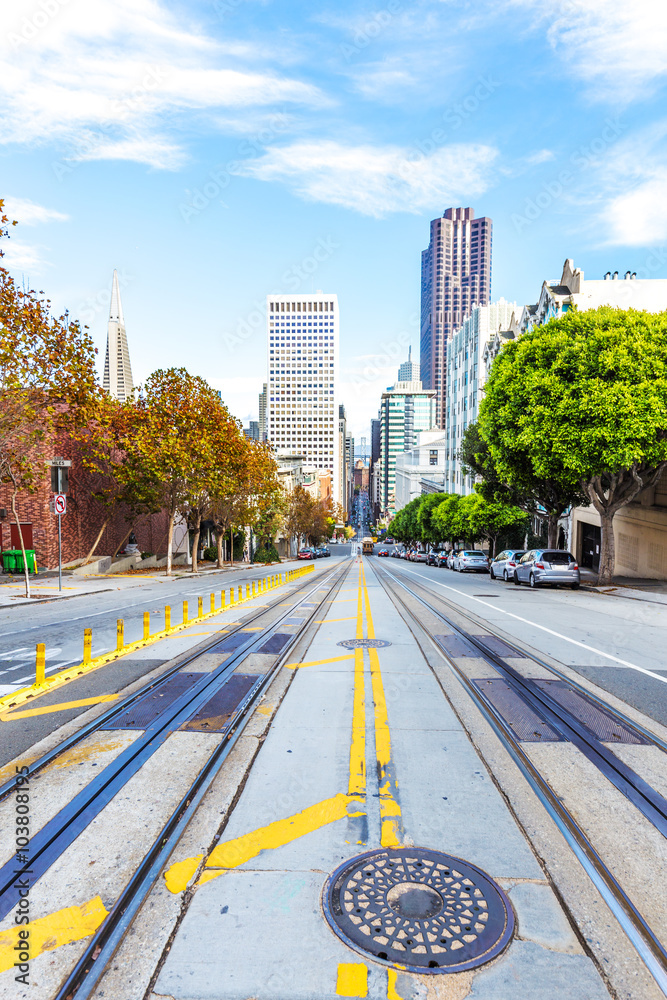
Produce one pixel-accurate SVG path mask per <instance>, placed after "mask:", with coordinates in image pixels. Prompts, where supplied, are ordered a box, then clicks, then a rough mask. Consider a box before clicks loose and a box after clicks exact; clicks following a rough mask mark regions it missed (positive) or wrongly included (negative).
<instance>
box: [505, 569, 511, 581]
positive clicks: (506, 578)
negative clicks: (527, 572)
mask: <svg viewBox="0 0 667 1000" xmlns="http://www.w3.org/2000/svg"><path fill="white" fill-rule="evenodd" d="M509 579H510V578H509V576H508V575H507V570H506V569H504V570H503V580H504V581H505V583H509Z"/></svg>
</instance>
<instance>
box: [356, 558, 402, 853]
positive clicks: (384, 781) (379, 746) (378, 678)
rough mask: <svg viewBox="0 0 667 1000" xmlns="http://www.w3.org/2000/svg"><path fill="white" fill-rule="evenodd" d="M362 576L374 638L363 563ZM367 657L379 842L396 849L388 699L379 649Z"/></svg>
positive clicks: (397, 813)
mask: <svg viewBox="0 0 667 1000" xmlns="http://www.w3.org/2000/svg"><path fill="white" fill-rule="evenodd" d="M361 573H362V577H363V581H364V603H365V610H366V630H367V633H368V638H369V639H375V628H374V625H373V615H372V613H371V604H370V599H369V597H368V588H367V586H366V573H365V571H364V567H363V563H362V564H361ZM368 656H369V659H370V665H371V689H372V691H373V704H374V706H375V755H376V758H377V763H378V776H379V780H380V788H379V792H380V820H381V824H382V826H381V837H380V842H381V844H382V846H383V847H396V846H397V845H398V844H400V843H401V840H402V833H403V828H402V822H401V807H400V805H399V804H398V801H397V799H396V796H395V790H396V788H397V786H398V782H397V781H396V778H395V776H394V766H393V762H392V759H391V736H390V733H389V721H388V719H387V699H386V697H385V693H384V684H383V683H382V671H381V669H380V657H379V656H378V651H377V649H372V648H371V649H369V650H368Z"/></svg>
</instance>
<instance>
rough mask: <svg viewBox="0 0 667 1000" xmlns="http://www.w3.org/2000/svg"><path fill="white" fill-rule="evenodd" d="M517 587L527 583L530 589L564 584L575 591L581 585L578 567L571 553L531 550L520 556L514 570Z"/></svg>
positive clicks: (559, 550) (562, 550)
mask: <svg viewBox="0 0 667 1000" xmlns="http://www.w3.org/2000/svg"><path fill="white" fill-rule="evenodd" d="M514 582H515V584H516V585H517V586H519V585H520V584H522V583H527V584H528V585H529V586H530V587H541V586H542V585H543V584H547V583H548V584H550V585H552V586H557V585H558V584H561V583H562V584H565V585H566V586H569V587H571V588H572V590H577V589H578V587H579V584H580V583H581V577H580V575H579V566H578V565H577V560H576V559H575V558H574V556H573V555H572V553H571V552H567V551H565V550H564V549H531V550H530V552H526V553H525V555H523V556H521V559H519V562H518V563H517V566H516V569H515V570H514Z"/></svg>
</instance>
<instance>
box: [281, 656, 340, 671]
mask: <svg viewBox="0 0 667 1000" xmlns="http://www.w3.org/2000/svg"><path fill="white" fill-rule="evenodd" d="M353 659H354V653H348V654H347V655H346V656H330V657H329V658H328V659H327V660H308V662H307V663H286V664H285V669H286V670H299V669H301V667H319V665H320V664H321V663H338V662H339V661H340V660H353Z"/></svg>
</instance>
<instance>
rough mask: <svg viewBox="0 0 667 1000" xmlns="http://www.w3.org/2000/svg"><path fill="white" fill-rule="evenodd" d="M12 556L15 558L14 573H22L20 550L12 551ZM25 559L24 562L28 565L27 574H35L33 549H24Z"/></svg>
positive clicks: (21, 554) (35, 564)
mask: <svg viewBox="0 0 667 1000" xmlns="http://www.w3.org/2000/svg"><path fill="white" fill-rule="evenodd" d="M14 556H15V559H16V572H17V573H23V572H24V564H23V553H22V552H21V550H20V549H14ZM25 558H26V562H27V564H28V572H29V573H36V572H37V560H36V558H35V550H34V549H26V550H25Z"/></svg>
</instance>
